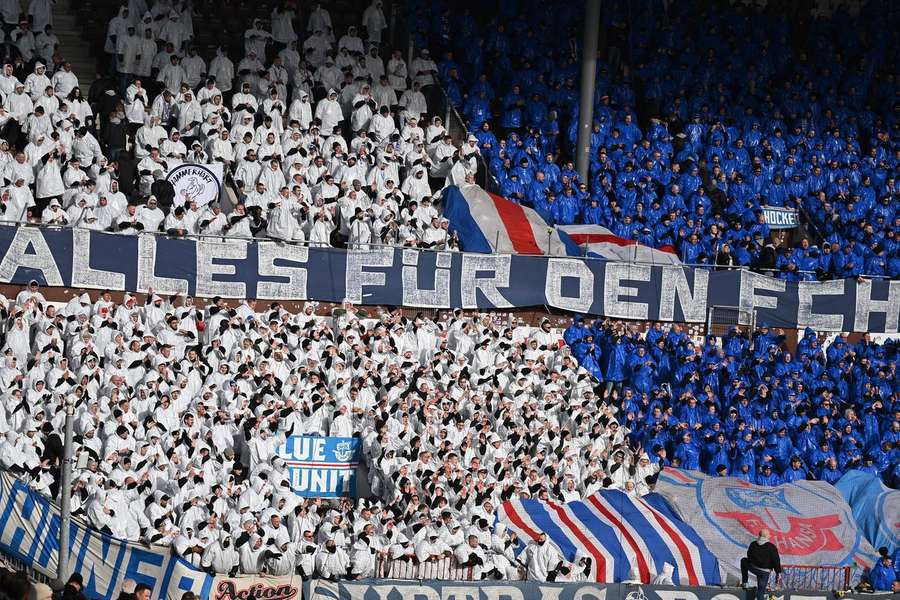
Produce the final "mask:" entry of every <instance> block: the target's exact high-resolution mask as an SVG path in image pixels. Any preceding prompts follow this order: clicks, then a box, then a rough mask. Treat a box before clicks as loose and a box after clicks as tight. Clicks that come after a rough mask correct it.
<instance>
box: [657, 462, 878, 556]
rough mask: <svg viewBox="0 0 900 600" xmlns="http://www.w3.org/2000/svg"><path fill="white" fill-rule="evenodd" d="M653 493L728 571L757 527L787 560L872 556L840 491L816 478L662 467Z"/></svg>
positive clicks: (755, 532) (743, 551) (870, 547)
mask: <svg viewBox="0 0 900 600" xmlns="http://www.w3.org/2000/svg"><path fill="white" fill-rule="evenodd" d="M656 492H657V493H659V494H662V495H663V496H664V497H665V498H666V500H667V501H668V503H669V504H670V505H671V506H672V507H673V508H674V509H675V511H676V512H677V513H678V515H679V516H680V517H681V518H682V519H684V520H685V521H687V522H688V523H690V524H691V525H692V526H693V527H694V529H695V530H696V531H697V533H699V534H700V536H701V537H702V538H703V539H704V540H706V542H707V544H708V546H709V548H710V550H712V551H713V553H714V554H715V555H716V556H717V557H718V559H719V561H720V563H721V564H723V565H724V566H726V567H730V568H731V569H737V568H738V566H739V564H740V559H741V557H742V556H744V555H745V554H746V551H747V546H748V545H749V544H750V542H752V541H753V540H754V539H756V537H757V535H759V532H760V530H761V529H769V530H770V531H771V535H772V543H774V544H775V546H776V547H777V548H778V551H779V553H780V554H781V556H782V560H783V562H785V563H787V564H797V565H809V566H818V565H831V566H850V565H854V564H861V565H864V566H868V565H870V564H871V562H872V559H873V557H874V555H875V550H874V548H872V546H871V544H869V542H868V541H866V539H865V538H864V537H863V535H862V533H861V532H860V530H859V528H858V527H857V525H856V521H855V520H854V518H853V514H852V512H851V510H850V507H849V506H848V505H847V502H845V501H844V498H843V497H842V496H841V494H840V492H839V491H838V490H837V489H836V488H835V487H834V486H832V485H829V484H827V483H824V482H821V481H798V482H795V483H789V484H784V485H780V486H777V487H763V486H756V485H751V484H749V483H747V482H746V481H743V480H741V479H737V478H735V477H708V476H706V475H704V474H702V473H698V472H695V471H681V470H678V469H668V468H667V469H665V470H664V471H663V473H662V474H661V475H660V477H659V481H658V482H657V485H656Z"/></svg>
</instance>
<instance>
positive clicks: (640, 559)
mask: <svg viewBox="0 0 900 600" xmlns="http://www.w3.org/2000/svg"><path fill="white" fill-rule="evenodd" d="M588 502H590V503H591V504H593V505H594V508H596V509H597V510H599V511H600V512H601V513H602V514H603V516H604V517H606V518H607V520H609V522H610V523H612V524H613V525H615V527H616V529H618V530H619V531H621V532H622V535H623V536H624V537H625V540H626V541H627V542H628V545H629V546H631V549H632V550H634V556H635V558H636V559H637V563H638V571H639V572H640V574H641V581H642V582H644V583H650V569H649V568H648V567H647V561H646V560H645V559H644V555H643V552H641V549H640V547H638V543H637V541H636V540H635V539H634V536H632V535H631V532H630V531H628V529H627V528H626V527H625V526H624V525H623V524H622V522H621V521H619V519H617V518H616V517H615V515H613V514H612V513H611V512H610V511H609V510H608V509H607V508H606V507H605V506H603V505H602V504H601V503H600V501H599V500H597V498H596V496H591V497H590V498H588Z"/></svg>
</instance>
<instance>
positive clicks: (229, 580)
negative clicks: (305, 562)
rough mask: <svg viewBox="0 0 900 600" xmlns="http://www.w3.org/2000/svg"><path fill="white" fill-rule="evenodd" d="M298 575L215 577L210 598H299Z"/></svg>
mask: <svg viewBox="0 0 900 600" xmlns="http://www.w3.org/2000/svg"><path fill="white" fill-rule="evenodd" d="M302 584H303V582H302V580H301V579H300V577H299V576H298V577H296V578H293V577H266V576H256V575H245V576H241V577H216V579H215V584H214V585H213V592H212V594H210V600H300V597H301V591H302V590H301V586H302Z"/></svg>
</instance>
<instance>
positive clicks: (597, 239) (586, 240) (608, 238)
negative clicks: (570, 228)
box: [569, 233, 675, 254]
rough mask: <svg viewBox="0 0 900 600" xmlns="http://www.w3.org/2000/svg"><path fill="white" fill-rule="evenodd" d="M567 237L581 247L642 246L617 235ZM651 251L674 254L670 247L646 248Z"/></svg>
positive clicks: (596, 234) (597, 234) (578, 234)
mask: <svg viewBox="0 0 900 600" xmlns="http://www.w3.org/2000/svg"><path fill="white" fill-rule="evenodd" d="M569 237H570V238H572V241H573V242H575V243H576V244H578V245H579V246H581V245H582V244H603V243H607V244H615V245H616V246H621V247H623V248H625V247H627V246H643V244H638V243H637V241H635V240H627V239H625V238H620V237H619V236H617V235H610V234H608V233H570V234H569ZM646 247H647V248H650V249H651V250H659V251H660V252H666V253H668V254H675V249H674V248H673V247H672V246H668V245H667V246H661V247H659V248H652V247H651V246H646Z"/></svg>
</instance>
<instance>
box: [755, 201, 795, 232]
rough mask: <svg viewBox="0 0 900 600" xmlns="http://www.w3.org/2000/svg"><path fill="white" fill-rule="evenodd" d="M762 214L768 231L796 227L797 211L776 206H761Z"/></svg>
mask: <svg viewBox="0 0 900 600" xmlns="http://www.w3.org/2000/svg"><path fill="white" fill-rule="evenodd" d="M762 211H763V214H765V215H766V223H768V224H769V229H793V228H794V227H796V226H797V211H796V210H793V209H791V208H778V207H776V206H763V209H762Z"/></svg>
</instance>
